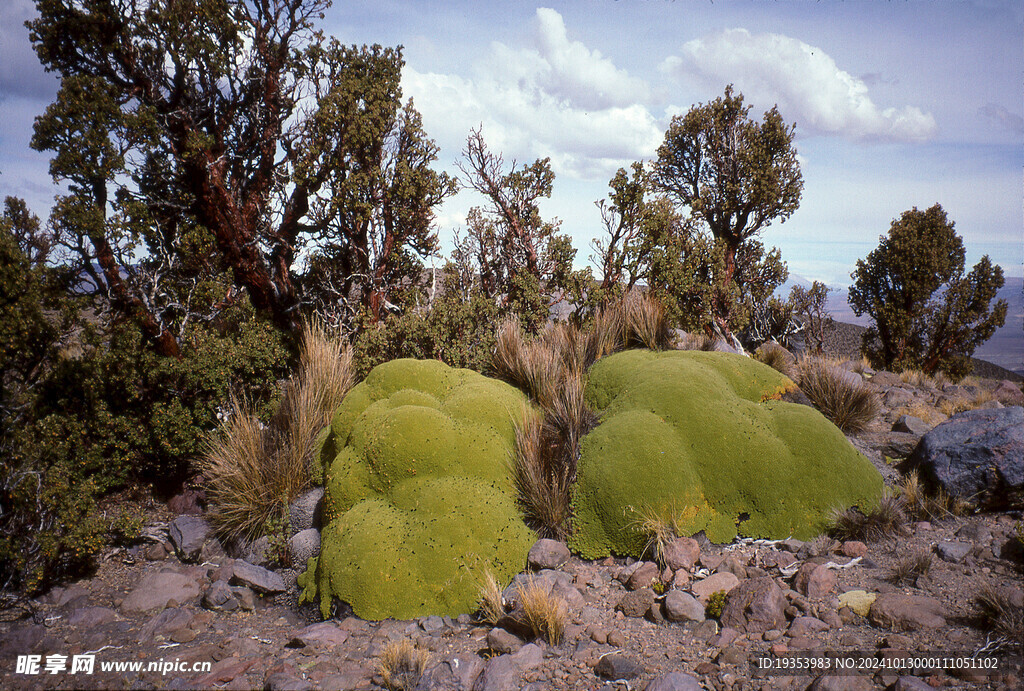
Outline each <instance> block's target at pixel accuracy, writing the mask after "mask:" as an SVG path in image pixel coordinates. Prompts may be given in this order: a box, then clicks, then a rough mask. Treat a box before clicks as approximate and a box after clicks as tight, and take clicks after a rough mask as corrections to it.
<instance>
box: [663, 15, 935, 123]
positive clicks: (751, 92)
mask: <svg viewBox="0 0 1024 691" xmlns="http://www.w3.org/2000/svg"><path fill="white" fill-rule="evenodd" d="M662 68H663V69H664V70H665V71H666V72H668V73H669V74H672V75H674V76H677V77H696V78H698V79H700V80H703V81H705V82H707V83H708V84H710V85H714V86H716V87H718V88H721V87H722V86H724V85H725V84H727V83H730V82H731V83H733V84H735V85H736V87H737V88H738V89H739V90H740V91H742V92H743V94H744V96H746V97H747V98H748V100H749V101H751V102H753V103H756V104H759V105H761V104H767V105H768V106H770V105H771V104H778V106H779V109H780V110H781V111H782V113H783V116H784V117H785V118H786V119H787V120H790V121H793V120H795V121H796V122H797V126H798V128H800V129H801V130H803V131H807V130H810V131H812V132H819V133H825V134H841V135H844V136H847V137H850V138H853V139H881V140H910V141H913V140H925V139H928V138H929V137H931V136H932V135H934V134H935V132H936V129H937V127H936V124H935V118H934V117H932V115H931V114H930V113H925V112H923V111H921V109H919V108H917V107H915V106H903V107H900V108H880V107H879V106H877V105H875V103H874V102H873V101H872V100H871V98H870V96H869V94H868V84H867V82H866V81H865V80H864V79H863V78H858V77H855V76H853V75H851V74H850V73H848V72H846V71H844V70H841V69H840V68H839V66H838V65H836V62H835V60H833V59H832V58H831V57H830V56H829V55H828V54H826V53H825V52H824V51H822V50H821V49H820V48H816V47H814V46H811V45H808V44H806V43H803V42H802V41H798V40H797V39H794V38H790V37H788V36H782V35H779V34H751V33H750V32H749V31H747V30H746V29H727V30H725V31H722V32H719V33H716V34H711V35H708V36H704V37H702V38H699V39H695V40H692V41H689V42H687V43H685V44H684V45H683V47H682V49H681V52H680V55H677V56H672V57H669V58H668V59H666V60H665V61H664V63H663V64H662ZM872 81H873V80H872Z"/></svg>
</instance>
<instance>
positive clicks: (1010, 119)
mask: <svg viewBox="0 0 1024 691" xmlns="http://www.w3.org/2000/svg"><path fill="white" fill-rule="evenodd" d="M978 113H980V114H981V115H984V116H985V117H987V118H990V119H991V120H994V121H995V122H997V123H999V124H1000V125H1002V126H1003V127H1005V128H1006V129H1008V130H1009V131H1011V132H1013V133H1014V134H1024V118H1022V117H1021V116H1019V115H1017V114H1016V113H1011V112H1010V111H1008V110H1007V109H1006V108H1003V107H1002V106H999V105H996V104H995V103H986V104H985V105H984V106H982V107H981V108H979V109H978Z"/></svg>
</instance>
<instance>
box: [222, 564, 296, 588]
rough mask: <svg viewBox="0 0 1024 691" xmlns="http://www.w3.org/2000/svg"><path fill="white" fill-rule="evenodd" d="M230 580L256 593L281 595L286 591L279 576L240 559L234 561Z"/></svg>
mask: <svg viewBox="0 0 1024 691" xmlns="http://www.w3.org/2000/svg"><path fill="white" fill-rule="evenodd" d="M231 580H232V581H233V582H235V583H236V584H239V583H240V584H242V585H245V586H248V587H250V588H252V589H253V590H255V591H256V592H258V593H263V594H268V595H273V594H276V593H283V592H284V591H285V590H287V588H286V587H285V584H284V579H283V578H281V575H280V574H278V573H274V572H273V571H268V570H267V569H265V568H263V567H262V566H255V565H253V564H250V563H248V562H246V561H243V560H241V559H238V560H236V561H235V564H234V567H233V571H232V579H231Z"/></svg>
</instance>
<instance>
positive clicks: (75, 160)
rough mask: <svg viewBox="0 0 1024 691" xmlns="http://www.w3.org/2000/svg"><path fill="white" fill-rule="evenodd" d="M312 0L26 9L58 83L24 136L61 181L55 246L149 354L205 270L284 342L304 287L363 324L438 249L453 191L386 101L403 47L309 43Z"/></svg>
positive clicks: (56, 1)
mask: <svg viewBox="0 0 1024 691" xmlns="http://www.w3.org/2000/svg"><path fill="white" fill-rule="evenodd" d="M329 4H330V3H329V0H239V1H237V2H228V1H227V0H185V1H184V2H182V1H178V0H154V1H153V2H147V3H137V2H135V1H134V0H81V1H79V0H37V6H38V10H39V17H38V18H37V19H36V20H34V21H32V22H30V29H31V37H32V40H33V42H34V43H35V46H36V51H37V53H38V55H39V58H40V60H41V61H42V63H43V65H44V66H45V67H46V68H47V69H48V70H51V71H56V72H57V73H58V74H59V75H60V77H61V86H60V91H59V92H58V95H57V99H56V101H55V102H54V103H53V104H52V105H51V106H50V107H49V108H48V109H47V111H46V113H45V114H44V115H43V116H41V117H40V118H39V119H38V120H37V123H36V132H35V137H34V139H33V146H34V147H35V148H37V149H39V150H48V151H52V152H53V154H54V156H53V159H52V161H51V168H50V169H51V173H52V175H53V177H54V178H55V179H56V180H60V181H64V182H66V183H67V187H68V194H67V195H65V196H63V197H61V198H60V199H59V200H58V202H57V205H56V207H55V209H54V210H53V213H52V216H51V218H52V222H53V224H54V227H55V228H56V229H58V231H59V232H58V233H57V234H56V236H57V238H58V241H59V242H60V243H61V244H62V245H63V246H64V247H65V249H67V250H69V251H70V252H72V253H73V254H74V255H76V256H77V257H78V259H79V262H80V268H81V270H82V271H84V272H86V273H87V274H89V276H90V283H91V285H93V286H95V287H96V288H97V289H98V290H99V291H101V292H102V293H103V294H104V296H105V297H106V298H107V299H108V300H109V304H110V305H111V306H112V308H113V309H114V310H115V311H117V312H119V313H120V314H122V315H125V316H131V317H132V318H133V319H135V320H137V321H138V323H139V324H140V325H141V327H142V329H143V332H144V334H145V336H146V338H147V339H148V341H149V342H151V343H153V344H155V346H156V350H157V351H158V352H160V353H161V354H165V355H176V354H178V353H179V345H178V340H179V338H180V336H181V333H182V331H181V329H182V324H183V322H184V321H186V320H187V319H188V318H189V315H190V314H191V313H192V311H193V306H192V305H191V303H190V302H189V297H190V296H191V295H192V294H193V293H195V292H197V291H198V292H202V286H203V284H204V282H206V281H207V280H209V279H210V277H211V276H215V275H217V274H221V273H226V274H227V275H228V276H229V277H230V282H231V283H232V285H233V286H235V287H237V288H240V289H243V290H244V292H245V293H246V295H247V298H248V300H249V301H250V302H251V304H252V305H253V307H254V308H255V309H256V310H257V312H259V313H261V314H265V315H268V316H269V317H271V318H272V319H273V321H274V322H275V324H276V325H277V326H278V327H279V328H282V329H284V330H286V331H294V330H295V328H296V327H297V325H298V324H299V321H300V315H299V307H300V305H301V303H302V302H303V299H304V291H303V288H304V283H306V282H314V281H315V282H317V283H318V284H319V285H321V286H324V285H327V286H329V287H330V288H331V289H332V290H333V291H334V294H335V295H337V296H340V297H342V298H344V299H346V300H348V299H350V298H352V297H353V296H354V297H355V298H356V300H357V302H360V303H361V304H363V305H364V306H365V307H366V308H367V309H368V310H369V311H370V312H372V313H373V314H374V315H377V316H379V310H380V307H381V305H382V304H384V302H386V301H387V300H388V296H389V294H390V293H391V292H392V291H394V290H396V289H397V287H399V286H401V285H402V283H403V281H405V280H408V279H410V278H418V276H419V270H420V267H419V265H418V263H417V262H416V257H417V256H418V255H422V254H424V253H429V252H431V251H433V249H434V248H435V247H436V238H435V237H434V234H433V232H432V230H431V225H432V222H433V213H432V209H433V207H434V206H435V205H436V204H437V203H438V202H439V201H440V200H441V199H443V198H444V196H446V195H447V194H449V193H450V192H452V190H453V185H452V181H451V180H450V179H449V178H448V177H447V176H446V175H444V174H441V173H437V172H435V171H433V170H432V169H431V168H430V165H431V163H432V162H433V160H434V158H435V156H436V147H435V146H434V144H433V143H432V142H431V141H430V140H429V139H427V138H426V136H425V135H424V133H423V130H422V126H421V122H420V118H419V115H418V113H417V112H416V111H415V109H414V108H413V107H412V104H411V102H409V103H406V104H404V105H403V103H402V100H401V89H400V86H399V82H400V77H401V69H402V65H403V60H402V56H401V51H400V50H395V49H386V48H381V47H380V46H373V47H363V48H357V47H348V46H343V45H341V44H340V43H338V42H337V41H336V40H333V39H332V40H328V39H325V38H324V36H323V35H322V34H321V33H320V32H319V31H317V29H316V27H315V21H316V20H317V19H319V18H321V17H322V13H323V11H324V10H325V9H326V8H327V7H328V6H329ZM304 252H305V253H308V254H311V255H313V260H312V261H311V262H308V263H305V262H302V261H300V259H301V257H302V255H303V253H304ZM141 256H145V257H147V259H146V260H145V261H140V259H139V257H141ZM324 258H327V259H329V260H330V262H329V263H330V268H329V269H325V268H324V265H325V263H327V262H325V261H323V259H324ZM309 267H312V268H309ZM169 282H170V283H174V284H177V285H175V286H173V288H172V289H169V288H168V283H169ZM233 297H237V293H231V294H229V295H228V296H227V298H228V299H231V298H233ZM328 302H329V301H328ZM223 306H224V305H223V304H220V305H218V307H223ZM204 316H209V315H204Z"/></svg>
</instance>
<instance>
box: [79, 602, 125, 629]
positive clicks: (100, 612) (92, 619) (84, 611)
mask: <svg viewBox="0 0 1024 691" xmlns="http://www.w3.org/2000/svg"><path fill="white" fill-rule="evenodd" d="M112 621H117V612H115V611H114V610H112V609H109V608H107V607H79V608H78V609H76V610H75V611H73V612H72V613H71V615H70V616H69V617H68V624H70V625H71V626H76V627H78V628H80V629H82V630H86V631H88V630H89V629H94V628H96V627H97V626H103V625H104V624H109V623H110V622H112Z"/></svg>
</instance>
